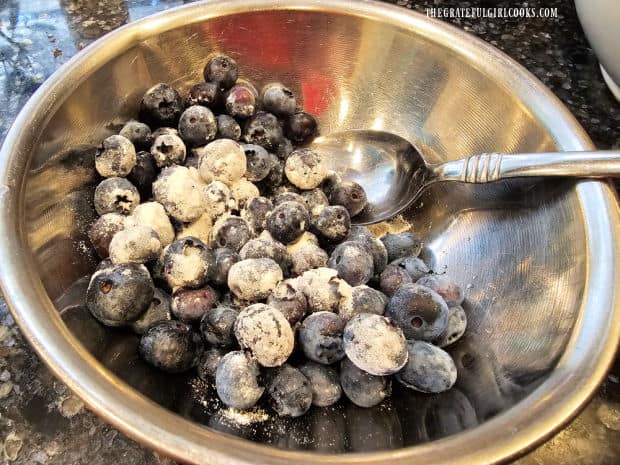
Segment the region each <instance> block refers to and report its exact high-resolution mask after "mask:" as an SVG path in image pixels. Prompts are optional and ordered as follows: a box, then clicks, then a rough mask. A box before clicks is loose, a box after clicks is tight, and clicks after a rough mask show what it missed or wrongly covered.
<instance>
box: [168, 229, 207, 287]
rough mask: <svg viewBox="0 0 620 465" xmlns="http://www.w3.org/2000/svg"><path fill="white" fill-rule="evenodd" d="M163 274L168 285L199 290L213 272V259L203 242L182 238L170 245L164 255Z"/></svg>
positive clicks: (193, 238)
mask: <svg viewBox="0 0 620 465" xmlns="http://www.w3.org/2000/svg"><path fill="white" fill-rule="evenodd" d="M163 265H164V266H163V268H164V269H163V274H164V277H165V278H166V281H167V282H168V285H169V286H170V287H171V288H172V289H175V288H177V287H189V288H199V287H201V286H203V285H204V284H205V283H206V282H207V279H208V278H209V276H210V275H211V274H212V273H214V271H215V257H214V255H213V252H212V251H211V250H210V249H209V248H208V247H207V246H206V244H205V243H204V242H202V241H201V240H199V239H196V238H195V237H184V238H182V239H179V240H177V241H174V242H173V243H172V244H170V245H169V246H168V247H167V248H166V250H165V253H164V259H163Z"/></svg>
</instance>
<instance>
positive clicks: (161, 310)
mask: <svg viewBox="0 0 620 465" xmlns="http://www.w3.org/2000/svg"><path fill="white" fill-rule="evenodd" d="M170 305H171V304H170V296H169V295H168V294H166V292H164V291H162V290H161V289H159V288H157V287H156V288H154V292H153V299H152V300H151V305H149V308H147V309H146V311H145V312H144V313H143V314H142V316H141V317H140V318H138V319H137V320H136V321H132V322H131V323H130V324H129V327H130V328H131V329H132V330H133V331H134V332H135V333H137V334H144V333H145V332H146V330H147V329H149V328H150V327H151V326H153V325H154V324H155V323H159V322H160V321H166V320H171V319H172V314H171V312H170Z"/></svg>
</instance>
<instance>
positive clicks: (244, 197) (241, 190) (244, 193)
mask: <svg viewBox="0 0 620 465" xmlns="http://www.w3.org/2000/svg"><path fill="white" fill-rule="evenodd" d="M230 193H231V194H232V196H233V198H234V199H235V202H236V204H237V209H239V210H243V209H244V208H245V204H246V203H247V202H248V201H249V200H250V199H253V198H254V197H258V196H260V191H259V190H258V187H257V186H256V184H254V183H253V182H250V181H248V180H247V179H246V178H241V179H239V180H238V181H235V182H234V183H233V184H232V185H231V186H230Z"/></svg>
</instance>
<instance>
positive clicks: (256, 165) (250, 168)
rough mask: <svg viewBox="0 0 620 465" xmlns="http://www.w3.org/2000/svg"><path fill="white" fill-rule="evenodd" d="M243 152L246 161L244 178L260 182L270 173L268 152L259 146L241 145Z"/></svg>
mask: <svg viewBox="0 0 620 465" xmlns="http://www.w3.org/2000/svg"><path fill="white" fill-rule="evenodd" d="M241 147H243V151H244V152H245V158H246V160H247V167H246V171H245V177H246V178H248V180H250V181H253V182H255V181H262V180H263V179H265V178H266V177H267V175H268V174H269V172H270V171H271V163H272V162H271V157H270V156H269V152H267V150H265V149H264V148H263V147H261V146H260V145H255V144H243V145H242V146H241Z"/></svg>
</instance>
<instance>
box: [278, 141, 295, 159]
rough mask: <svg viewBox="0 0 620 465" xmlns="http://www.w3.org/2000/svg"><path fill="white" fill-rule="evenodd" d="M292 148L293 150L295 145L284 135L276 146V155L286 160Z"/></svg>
mask: <svg viewBox="0 0 620 465" xmlns="http://www.w3.org/2000/svg"><path fill="white" fill-rule="evenodd" d="M293 150H295V147H293V143H292V142H291V140H290V139H287V138H286V137H284V138H283V139H282V142H280V144H279V145H278V147H277V148H276V155H277V156H278V158H280V159H282V160H286V159H287V158H288V157H289V155H290V154H291V153H292V152H293Z"/></svg>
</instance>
